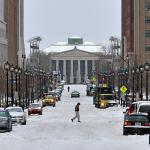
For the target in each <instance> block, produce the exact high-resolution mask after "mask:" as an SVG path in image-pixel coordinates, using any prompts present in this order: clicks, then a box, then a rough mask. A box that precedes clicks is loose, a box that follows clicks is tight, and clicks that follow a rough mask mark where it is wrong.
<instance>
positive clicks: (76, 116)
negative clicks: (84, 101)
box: [71, 103, 81, 122]
mask: <svg viewBox="0 0 150 150" xmlns="http://www.w3.org/2000/svg"><path fill="white" fill-rule="evenodd" d="M79 106H80V103H77V104H76V106H75V116H74V117H73V118H72V119H71V121H72V122H73V121H74V120H75V119H76V118H77V119H78V122H81V121H80V113H79Z"/></svg>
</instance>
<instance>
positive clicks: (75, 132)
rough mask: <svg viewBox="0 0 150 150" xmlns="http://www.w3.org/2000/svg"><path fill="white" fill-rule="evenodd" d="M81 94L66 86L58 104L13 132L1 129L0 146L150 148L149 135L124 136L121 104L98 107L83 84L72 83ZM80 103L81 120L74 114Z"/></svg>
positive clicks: (13, 149)
mask: <svg viewBox="0 0 150 150" xmlns="http://www.w3.org/2000/svg"><path fill="white" fill-rule="evenodd" d="M70 87H71V91H73V90H78V91H79V92H80V93H81V97H80V98H70V93H71V92H70V93H68V92H67V86H65V89H64V91H63V93H62V100H61V101H60V102H58V103H57V105H56V107H55V108H53V107H45V108H44V110H43V115H42V116H38V115H33V116H30V117H28V120H27V121H28V122H27V125H26V126H21V125H17V126H13V131H12V132H10V133H0V150H148V149H150V146H149V145H148V135H144V136H139V135H138V136H137V135H130V136H123V135H122V121H123V113H122V110H121V108H120V107H112V108H108V109H104V110H100V109H96V108H95V107H94V105H93V104H92V103H93V102H92V97H87V96H85V86H84V85H72V86H70ZM77 102H80V103H81V106H80V115H81V123H78V122H77V121H76V120H75V121H74V122H71V120H70V119H71V118H72V117H73V116H74V106H75V104H76V103H77Z"/></svg>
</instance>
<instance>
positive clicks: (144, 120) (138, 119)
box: [127, 115, 149, 122]
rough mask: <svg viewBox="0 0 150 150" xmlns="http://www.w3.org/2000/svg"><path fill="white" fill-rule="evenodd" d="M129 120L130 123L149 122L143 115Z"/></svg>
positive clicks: (132, 116) (131, 117)
mask: <svg viewBox="0 0 150 150" xmlns="http://www.w3.org/2000/svg"><path fill="white" fill-rule="evenodd" d="M127 120H128V121H130V122H149V120H148V118H147V117H146V116H142V115H130V116H128V117H127Z"/></svg>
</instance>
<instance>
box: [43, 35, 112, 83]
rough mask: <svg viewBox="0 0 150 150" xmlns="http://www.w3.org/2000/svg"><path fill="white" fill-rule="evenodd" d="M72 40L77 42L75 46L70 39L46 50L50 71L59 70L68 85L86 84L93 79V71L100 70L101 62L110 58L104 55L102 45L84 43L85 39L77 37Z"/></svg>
mask: <svg viewBox="0 0 150 150" xmlns="http://www.w3.org/2000/svg"><path fill="white" fill-rule="evenodd" d="M70 39H71V40H75V41H74V42H75V44H72V43H73V42H72V41H69V39H68V43H64V42H59V43H56V44H53V45H51V46H50V47H48V48H47V49H45V50H44V51H45V52H47V53H48V55H49V61H50V62H49V63H50V64H51V66H52V67H51V69H50V71H55V70H59V71H60V74H61V79H63V80H65V81H66V82H67V83H70V84H79V83H84V82H85V81H86V80H87V79H91V77H92V75H93V69H97V70H98V69H99V68H100V66H99V64H100V61H104V62H105V60H106V59H108V58H106V55H104V53H103V51H102V49H101V47H102V46H101V45H96V44H94V43H90V42H88V43H87V42H85V43H83V39H81V38H77V37H73V38H70ZM80 40H81V41H80ZM69 42H70V43H69ZM78 42H79V43H78ZM77 43H78V44H77ZM110 58H111V57H110ZM106 63H107V61H106ZM106 66H108V65H106ZM103 69H105V68H103ZM101 71H103V70H101Z"/></svg>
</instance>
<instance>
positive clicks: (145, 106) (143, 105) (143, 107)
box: [137, 101, 150, 114]
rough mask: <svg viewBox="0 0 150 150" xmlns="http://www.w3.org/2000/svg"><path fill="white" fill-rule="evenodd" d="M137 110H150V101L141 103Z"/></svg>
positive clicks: (144, 111)
mask: <svg viewBox="0 0 150 150" xmlns="http://www.w3.org/2000/svg"><path fill="white" fill-rule="evenodd" d="M137 112H138V113H146V114H147V113H148V112H150V101H147V102H144V103H141V104H139V106H138V109H137Z"/></svg>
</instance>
